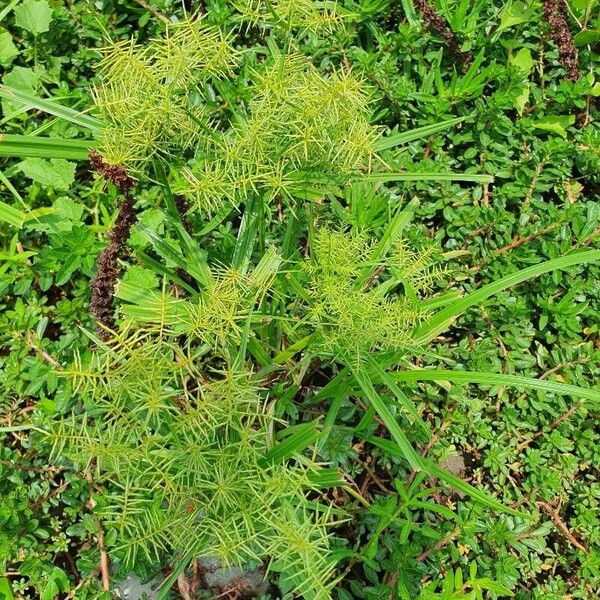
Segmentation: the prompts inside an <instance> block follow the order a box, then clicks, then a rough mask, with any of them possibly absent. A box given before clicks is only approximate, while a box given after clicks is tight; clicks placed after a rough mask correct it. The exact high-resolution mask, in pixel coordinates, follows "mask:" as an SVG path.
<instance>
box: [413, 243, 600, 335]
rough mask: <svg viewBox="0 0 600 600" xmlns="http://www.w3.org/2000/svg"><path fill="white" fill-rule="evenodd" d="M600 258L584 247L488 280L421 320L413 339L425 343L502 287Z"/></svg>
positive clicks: (599, 251) (503, 288) (598, 254)
mask: <svg viewBox="0 0 600 600" xmlns="http://www.w3.org/2000/svg"><path fill="white" fill-rule="evenodd" d="M598 260H600V250H585V251H583V252H577V253H574V254H569V255H567V256H562V257H560V258H555V259H553V260H548V261H545V262H543V263H540V264H539V265H533V266H532V267H528V268H526V269H523V270H521V271H517V272H516V273H513V274H512V275H508V276H507V277H504V278H502V279H499V280H498V281H494V282H492V283H489V284H488V285H485V286H483V287H482V288H480V289H479V290H477V291H475V292H473V293H471V294H468V295H467V296H465V297H464V298H461V299H460V300H456V301H454V302H452V303H450V304H449V305H448V306H447V307H446V308H443V309H442V310H440V311H439V312H437V313H436V314H435V315H433V316H432V317H431V318H430V319H429V320H428V321H427V322H425V323H423V324H422V325H421V326H420V327H418V328H417V329H416V331H415V333H414V339H415V342H416V343H417V344H425V343H427V342H429V341H431V340H432V339H433V338H435V337H436V336H437V335H439V334H440V333H441V332H442V331H445V330H446V329H448V328H449V327H450V325H452V323H453V322H454V320H455V319H456V318H457V317H458V316H459V315H461V314H462V313H464V312H465V311H466V310H467V309H468V308H470V307H471V306H476V305H479V304H481V303H482V302H483V301H484V300H486V299H487V298H489V297H490V296H493V295H494V294H497V293H498V292H501V291H502V290H505V289H506V288H509V287H512V286H513V285H517V284H519V283H522V282H523V281H527V280H528V279H533V278H535V277H539V276H540V275H543V274H544V273H549V272H550V271H555V270H557V269H568V268H569V267H572V266H575V265H581V264H584V263H589V262H595V261H598Z"/></svg>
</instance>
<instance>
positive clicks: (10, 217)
mask: <svg viewBox="0 0 600 600" xmlns="http://www.w3.org/2000/svg"><path fill="white" fill-rule="evenodd" d="M25 217H26V215H25V213H24V212H23V211H22V210H19V209H18V208H14V207H13V206H10V205H9V204H6V203H5V202H0V221H4V222H5V223H8V224H9V225H12V226H13V227H17V228H18V229H20V228H21V227H22V226H23V223H25Z"/></svg>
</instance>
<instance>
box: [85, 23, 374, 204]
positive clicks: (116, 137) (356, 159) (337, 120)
mask: <svg viewBox="0 0 600 600" xmlns="http://www.w3.org/2000/svg"><path fill="white" fill-rule="evenodd" d="M241 61H242V59H241V57H240V56H239V54H238V52H236V51H235V50H234V48H233V47H232V45H231V40H230V37H229V36H228V35H226V34H224V33H222V32H221V31H220V30H218V29H216V28H215V27H212V26H208V25H205V24H204V22H203V21H202V20H191V21H186V22H183V23H180V24H178V25H173V26H169V28H168V31H167V34H166V36H165V38H163V39H158V40H155V41H153V42H151V43H150V44H148V45H146V46H138V45H135V44H134V43H133V42H125V43H121V44H114V45H112V46H111V47H109V48H108V49H107V50H106V52H105V57H104V59H103V61H102V63H101V68H100V80H101V83H100V84H99V85H98V86H97V87H96V89H95V93H94V99H95V102H96V105H97V106H98V108H99V109H100V112H101V115H102V118H103V120H104V121H106V123H107V124H108V125H107V127H105V128H104V129H103V131H102V135H101V144H102V147H101V152H102V155H103V156H104V158H105V160H106V161H107V162H108V163H110V164H115V165H120V166H123V167H126V168H128V169H129V170H130V172H132V173H138V174H141V173H142V172H143V170H144V168H145V166H146V165H147V164H148V163H149V161H150V160H151V159H152V158H154V157H157V156H158V157H163V158H168V159H169V164H170V167H171V168H172V169H173V171H174V174H175V175H176V176H177V178H178V179H179V184H178V187H177V189H176V191H177V192H179V193H181V194H184V195H185V196H187V197H188V198H189V199H190V200H192V201H193V203H194V204H193V205H194V206H195V208H196V209H197V210H199V211H200V212H201V213H202V214H212V213H214V212H216V211H218V210H219V209H221V208H222V207H223V205H224V204H225V203H227V202H229V203H230V204H231V205H234V206H237V205H239V204H240V203H242V202H244V201H247V200H248V198H249V197H251V196H252V195H255V194H258V195H260V196H262V197H264V198H265V200H266V201H268V200H271V199H273V198H275V197H280V198H284V199H285V198H293V197H301V198H304V197H310V196H311V194H314V193H315V190H317V193H318V196H320V195H322V192H318V190H322V189H323V186H324V185H330V184H332V183H333V184H335V183H339V182H340V181H341V182H344V181H346V180H347V179H348V178H350V177H351V176H352V175H357V174H360V173H361V172H364V171H365V170H368V169H369V168H370V166H371V163H372V161H373V160H374V157H375V148H376V143H377V140H378V139H379V137H380V132H379V130H378V129H377V128H376V127H374V126H373V125H371V124H370V123H369V118H370V114H371V111H370V107H369V101H368V100H369V99H368V95H367V93H366V92H365V86H364V84H363V83H362V82H361V81H360V80H359V79H357V78H356V77H355V76H354V75H352V74H351V73H348V72H344V71H334V72H332V73H330V74H329V75H327V76H324V75H322V74H321V73H319V72H318V71H317V70H316V69H315V67H314V66H312V65H311V64H310V63H309V61H308V59H306V58H305V57H304V56H302V55H300V54H298V53H287V54H282V53H280V52H279V50H278V49H277V47H276V46H275V45H274V44H271V48H270V51H269V53H268V56H267V57H266V60H265V61H264V62H263V64H262V65H260V66H256V65H254V66H253V67H252V68H247V67H243V65H242V67H243V73H242V74H241V75H238V77H239V79H238V80H237V83H236V84H235V85H244V86H245V89H244V93H243V98H242V100H241V101H237V99H236V98H235V93H237V92H236V91H235V90H234V87H233V86H234V81H233V79H234V78H233V75H234V70H235V69H236V67H237V66H238V64H239V63H240V62H241ZM213 86H214V87H215V88H217V89H219V90H220V91H221V93H222V96H223V98H224V99H225V100H226V102H227V106H226V107H223V106H221V105H218V104H217V103H215V102H214V101H212V100H211V98H210V97H209V96H208V94H207V90H210V89H213ZM186 159H187V160H186Z"/></svg>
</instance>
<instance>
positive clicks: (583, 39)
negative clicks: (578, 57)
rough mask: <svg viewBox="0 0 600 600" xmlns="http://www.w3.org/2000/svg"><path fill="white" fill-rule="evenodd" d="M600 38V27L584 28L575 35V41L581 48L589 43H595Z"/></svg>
mask: <svg viewBox="0 0 600 600" xmlns="http://www.w3.org/2000/svg"><path fill="white" fill-rule="evenodd" d="M599 40H600V29H584V30H583V31H580V32H579V33H577V34H576V35H575V36H573V43H574V44H575V46H577V47H578V48H580V47H581V46H587V45H589V44H595V43H597V42H598V41H599Z"/></svg>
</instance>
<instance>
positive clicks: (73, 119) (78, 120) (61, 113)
mask: <svg viewBox="0 0 600 600" xmlns="http://www.w3.org/2000/svg"><path fill="white" fill-rule="evenodd" d="M0 98H4V99H6V100H9V101H10V102H14V103H17V104H23V105H24V106H27V107H28V108H36V109H37V110H41V111H43V112H46V113H48V114H51V115H54V116H55V117H58V118H60V119H63V120H65V121H68V122H69V123H73V124H74V125H79V126H81V127H85V128H86V129H90V130H91V131H93V132H94V133H98V132H99V131H100V130H101V129H102V126H103V124H102V121H100V120H99V119H96V118H95V117H91V116H90V115H86V114H84V113H82V112H79V111H78V110H74V109H73V108H69V107H68V106H62V105H61V104H59V103H58V102H55V101H54V100H48V99H47V98H40V97H38V96H33V95H31V94H27V93H26V92H22V91H21V90H17V89H15V88H12V87H9V86H7V85H0Z"/></svg>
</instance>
